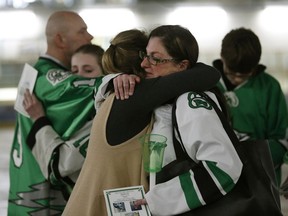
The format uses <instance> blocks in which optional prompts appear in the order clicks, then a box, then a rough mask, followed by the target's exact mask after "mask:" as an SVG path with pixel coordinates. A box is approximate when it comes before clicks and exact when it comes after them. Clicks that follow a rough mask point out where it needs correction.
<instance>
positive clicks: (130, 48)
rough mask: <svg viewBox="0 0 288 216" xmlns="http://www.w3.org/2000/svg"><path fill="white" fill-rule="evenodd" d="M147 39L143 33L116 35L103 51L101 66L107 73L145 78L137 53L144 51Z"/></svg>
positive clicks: (134, 30) (135, 31)
mask: <svg viewBox="0 0 288 216" xmlns="http://www.w3.org/2000/svg"><path fill="white" fill-rule="evenodd" d="M147 42H148V37H147V35H146V33H145V32H144V31H140V30H137V29H131V30H126V31H123V32H120V33H119V34H117V35H116V36H115V37H114V38H113V39H112V40H111V42H110V44H111V45H110V47H109V48H108V49H107V50H106V51H105V53H104V55H103V58H102V65H103V68H104V69H105V71H107V73H127V74H136V75H138V76H140V77H142V78H143V77H144V76H145V71H144V69H143V68H141V62H142V60H141V59H140V57H139V51H145V50H146V45H147Z"/></svg>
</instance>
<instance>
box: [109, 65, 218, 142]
mask: <svg viewBox="0 0 288 216" xmlns="http://www.w3.org/2000/svg"><path fill="white" fill-rule="evenodd" d="M219 79H220V73H219V72H218V71H217V70H216V69H215V68H213V67H211V66H208V65H205V64H203V63H197V64H196V65H195V66H194V67H193V68H191V69H189V70H186V71H183V72H177V73H173V74H170V75H167V76H163V77H158V78H153V79H145V80H142V81H141V82H140V83H139V84H138V85H137V86H136V88H135V92H134V94H133V96H131V97H130V98H129V99H128V100H116V99H115V100H114V102H113V105H112V109H111V113H110V115H109V118H108V122H107V127H106V136H107V140H108V143H109V144H110V145H117V144H120V143H122V142H123V141H126V140H128V139H130V138H131V137H133V136H135V135H136V134H137V133H139V132H140V131H141V130H143V129H144V127H146V125H147V124H148V123H149V122H150V119H151V116H152V113H153V110H154V109H155V108H157V107H159V106H161V105H162V104H165V103H167V102H168V101H170V100H171V99H173V98H175V97H177V96H179V95H181V94H183V93H185V92H188V91H196V92H197V91H198V92H199V91H205V90H209V89H211V88H212V87H213V86H215V85H216V83H217V82H218V81H219Z"/></svg>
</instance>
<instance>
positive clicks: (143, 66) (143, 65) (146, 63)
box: [141, 56, 150, 68]
mask: <svg viewBox="0 0 288 216" xmlns="http://www.w3.org/2000/svg"><path fill="white" fill-rule="evenodd" d="M149 66H150V64H149V62H148V58H147V56H145V57H144V58H143V60H142V62H141V67H142V68H147V67H149Z"/></svg>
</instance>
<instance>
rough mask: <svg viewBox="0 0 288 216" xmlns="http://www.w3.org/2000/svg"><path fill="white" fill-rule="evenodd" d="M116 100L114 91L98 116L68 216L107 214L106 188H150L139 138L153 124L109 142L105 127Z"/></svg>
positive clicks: (93, 126)
mask: <svg viewBox="0 0 288 216" xmlns="http://www.w3.org/2000/svg"><path fill="white" fill-rule="evenodd" d="M113 100H114V94H112V95H110V96H109V97H108V98H107V99H106V101H105V102H104V103H103V104H102V106H101V108H100V109H99V111H98V112H97V115H96V117H95V118H94V121H93V125H92V129H91V135H90V141H89V145H88V152H87V157H86V159H85V162H84V165H83V167H82V171H81V173H80V176H79V178H78V180H77V182H76V185H75V187H74V189H73V192H72V194H71V196H70V199H69V201H68V203H67V206H66V208H65V210H64V213H63V215H64V216H74V215H75V216H79V215H85V216H105V215H107V211H106V205H105V198H104V194H103V190H105V189H112V188H119V187H128V186H136V185H143V186H144V188H145V191H147V190H148V182H147V174H146V173H145V171H144V169H143V163H142V156H141V145H140V142H139V141H138V139H139V137H141V136H142V135H144V134H146V133H150V131H151V124H150V125H148V126H147V127H146V128H145V129H144V130H143V131H141V132H140V133H139V134H137V135H136V136H134V137H133V138H131V139H130V140H127V141H126V142H124V143H122V144H120V145H117V146H110V145H108V143H107V140H106V136H105V130H106V123H107V119H108V116H109V113H110V110H111V106H112V103H113Z"/></svg>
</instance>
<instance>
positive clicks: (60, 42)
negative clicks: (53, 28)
mask: <svg viewBox="0 0 288 216" xmlns="http://www.w3.org/2000/svg"><path fill="white" fill-rule="evenodd" d="M54 41H55V44H56V46H57V47H60V48H63V47H64V46H65V43H64V38H63V36H62V35H61V34H59V33H58V34H56V35H55V37H54Z"/></svg>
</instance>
